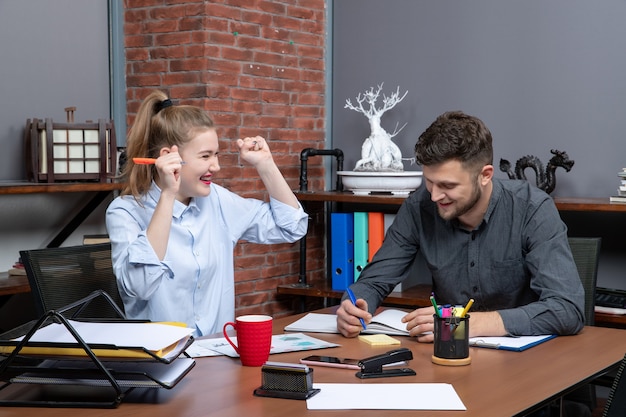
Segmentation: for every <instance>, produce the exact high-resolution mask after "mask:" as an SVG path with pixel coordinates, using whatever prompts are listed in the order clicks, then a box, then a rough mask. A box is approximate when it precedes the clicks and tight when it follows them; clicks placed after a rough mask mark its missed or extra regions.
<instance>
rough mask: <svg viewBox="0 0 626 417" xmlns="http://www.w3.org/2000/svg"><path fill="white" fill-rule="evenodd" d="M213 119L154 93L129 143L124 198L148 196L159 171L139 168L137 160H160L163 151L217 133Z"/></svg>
mask: <svg viewBox="0 0 626 417" xmlns="http://www.w3.org/2000/svg"><path fill="white" fill-rule="evenodd" d="M214 128H215V127H214V124H213V119H211V117H210V116H209V115H208V114H207V113H206V112H205V111H204V110H202V109H200V108H198V107H195V106H189V105H174V104H173V103H172V102H171V100H170V99H169V98H168V97H167V94H165V93H164V92H162V91H153V92H152V93H150V94H149V95H148V96H147V97H146V98H145V99H144V101H143V102H142V103H141V106H140V107H139V111H138V112H137V117H136V119H135V123H134V124H133V126H132V127H131V129H130V131H129V132H128V138H127V140H126V157H127V161H126V165H125V166H124V169H123V171H122V173H121V178H122V180H123V181H125V182H126V186H125V187H124V189H123V190H122V195H127V194H130V195H133V196H134V197H135V198H136V199H138V198H139V197H140V196H142V195H144V194H145V193H146V192H147V191H148V189H149V188H150V185H151V183H152V180H153V179H154V177H155V176H157V171H156V168H155V167H154V165H137V164H135V163H134V162H133V158H158V157H159V153H160V151H161V149H163V148H165V147H168V148H169V147H172V146H174V145H176V146H178V147H181V146H183V145H184V144H185V143H187V142H189V141H190V140H191V139H192V138H193V137H194V136H195V135H196V134H197V133H199V132H202V131H205V130H207V129H214Z"/></svg>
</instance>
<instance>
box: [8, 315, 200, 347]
mask: <svg viewBox="0 0 626 417" xmlns="http://www.w3.org/2000/svg"><path fill="white" fill-rule="evenodd" d="M69 323H70V325H71V326H72V327H74V329H75V330H76V332H78V334H79V335H80V337H81V338H82V339H83V340H84V341H85V343H87V344H104V345H115V346H118V347H136V348H146V349H148V350H150V351H154V352H156V351H159V350H161V349H163V348H166V347H168V346H170V345H172V344H174V343H176V342H178V341H179V340H181V339H183V338H185V337H187V336H189V335H190V334H192V333H193V329H190V328H187V327H180V326H172V325H168V324H160V323H129V322H120V323H93V322H81V321H73V320H70V321H69ZM15 340H22V338H21V337H20V338H18V339H15ZM30 341H31V342H50V343H77V342H76V339H75V338H74V336H72V335H71V333H70V332H69V331H68V330H67V328H66V327H65V326H64V325H63V324H60V323H52V324H49V325H48V326H46V327H43V328H41V329H39V330H37V331H36V332H35V334H34V335H33V336H32V337H31V338H30Z"/></svg>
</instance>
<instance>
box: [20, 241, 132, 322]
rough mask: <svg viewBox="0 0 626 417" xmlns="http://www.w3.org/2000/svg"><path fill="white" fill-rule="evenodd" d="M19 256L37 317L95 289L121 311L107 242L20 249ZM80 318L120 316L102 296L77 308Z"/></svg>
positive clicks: (65, 313)
mask: <svg viewBox="0 0 626 417" xmlns="http://www.w3.org/2000/svg"><path fill="white" fill-rule="evenodd" d="M20 257H21V261H22V263H23V264H24V269H25V270H26V275H27V277H28V282H29V283H30V288H31V292H32V295H33V301H34V304H35V309H36V313H37V315H38V316H39V317H41V316H42V315H43V314H45V313H46V312H48V311H50V310H53V309H55V310H56V309H59V308H62V307H65V306H67V305H70V304H72V303H74V302H75V301H77V300H80V299H82V298H84V297H87V296H88V295H90V294H91V293H93V292H94V291H97V290H102V291H104V292H105V293H106V294H108V295H109V296H110V297H111V298H112V299H113V301H114V302H115V304H116V305H117V307H118V308H119V310H120V311H122V312H123V311H124V304H123V302H122V299H121V297H120V295H119V292H118V288H117V281H116V280H115V275H114V274H113V267H112V264H111V244H110V243H102V244H93V245H81V246H70V247H63V248H46V249H34V250H23V251H20ZM74 313H76V310H69V311H67V312H64V316H68V317H71V316H72V315H73V314H74ZM80 317H83V318H120V317H119V314H118V312H116V311H115V310H114V309H113V308H112V307H111V306H110V304H109V303H108V301H107V300H106V299H105V298H104V297H100V298H97V299H94V300H93V301H92V302H91V303H89V305H88V306H87V307H86V308H85V309H84V310H83V311H80Z"/></svg>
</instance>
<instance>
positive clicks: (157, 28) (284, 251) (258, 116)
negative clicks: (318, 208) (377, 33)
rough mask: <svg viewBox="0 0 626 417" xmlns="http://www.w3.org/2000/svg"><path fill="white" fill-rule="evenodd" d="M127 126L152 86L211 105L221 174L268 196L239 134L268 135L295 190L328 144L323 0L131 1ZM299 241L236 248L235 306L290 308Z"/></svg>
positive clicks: (315, 264) (318, 249)
mask: <svg viewBox="0 0 626 417" xmlns="http://www.w3.org/2000/svg"><path fill="white" fill-rule="evenodd" d="M124 6H125V24H124V32H125V52H126V85H127V93H126V95H127V110H128V121H127V122H128V125H129V126H130V125H131V124H132V122H133V120H134V116H135V113H136V111H137V109H138V107H139V104H140V102H141V100H142V99H143V98H144V97H145V96H146V95H147V94H148V93H149V92H150V91H152V90H153V89H155V88H159V89H162V90H164V91H166V92H168V93H169V95H170V97H171V98H173V99H175V100H176V101H177V102H178V103H185V104H194V105H197V106H200V107H202V108H204V109H205V110H207V111H208V112H209V113H210V114H211V115H212V117H213V119H214V120H215V122H216V124H217V126H218V135H219V137H220V152H221V157H220V163H221V165H222V170H221V171H220V173H219V174H218V178H216V182H217V183H219V184H221V185H223V186H225V187H227V188H229V189H230V190H232V191H234V192H237V193H239V194H241V195H243V196H246V197H255V198H261V199H267V195H266V193H265V192H264V187H263V186H262V183H261V181H260V180H259V179H258V175H257V173H256V170H255V169H254V168H252V167H251V166H249V165H247V164H244V163H242V161H240V160H239V157H238V153H237V152H236V146H235V144H234V140H235V139H237V138H240V137H246V136H253V135H261V136H264V137H265V138H267V139H268V142H269V144H270V147H271V149H272V153H273V155H274V158H275V160H276V162H277V164H278V166H279V167H280V169H281V171H282V173H283V175H284V176H285V178H286V179H287V181H288V183H289V184H290V185H291V186H292V188H293V189H298V187H299V181H298V180H299V178H298V177H299V168H300V159H299V155H300V152H301V151H302V149H304V148H309V147H310V148H317V149H322V148H324V138H325V129H326V126H325V120H324V117H325V112H326V109H325V108H324V92H325V82H326V79H325V72H324V65H325V64H324V54H325V31H326V29H325V25H326V7H325V1H324V0H285V1H258V0H230V1H229V0H221V1H202V0H198V1H193V0H125V1H124ZM322 163H323V161H322V160H321V158H312V159H311V160H310V161H309V163H308V173H309V189H323V172H324V171H323V167H322ZM323 229H324V228H323V226H322V225H320V224H318V223H316V222H315V223H313V224H310V234H309V237H308V238H307V254H308V256H307V271H308V274H307V276H308V280H309V282H315V281H316V280H319V279H323V278H322V277H323V270H324V262H325V261H324V252H323ZM299 248H300V246H299V244H298V243H295V244H282V245H271V246H268V245H255V244H250V243H245V242H242V243H241V244H239V245H238V246H237V248H236V249H235V255H236V260H235V281H236V297H237V299H236V306H237V314H248V313H264V314H271V315H273V316H275V317H279V316H281V315H286V314H290V313H292V312H293V310H294V308H295V307H296V303H295V302H296V301H297V300H294V299H292V298H289V297H287V298H278V297H277V294H276V286H277V285H279V284H285V283H294V282H297V281H298V272H299Z"/></svg>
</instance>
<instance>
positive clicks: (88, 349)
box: [0, 292, 195, 408]
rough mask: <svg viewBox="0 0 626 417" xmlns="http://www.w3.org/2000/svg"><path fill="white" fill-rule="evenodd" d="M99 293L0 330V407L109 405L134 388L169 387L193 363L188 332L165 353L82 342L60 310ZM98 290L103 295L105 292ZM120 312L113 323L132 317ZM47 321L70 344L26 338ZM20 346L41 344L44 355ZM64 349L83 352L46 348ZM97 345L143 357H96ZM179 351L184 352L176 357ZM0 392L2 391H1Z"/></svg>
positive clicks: (98, 294)
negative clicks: (59, 328) (24, 351)
mask: <svg viewBox="0 0 626 417" xmlns="http://www.w3.org/2000/svg"><path fill="white" fill-rule="evenodd" d="M101 295H102V293H101V292H96V293H93V294H91V295H90V296H88V297H85V298H84V299H82V300H79V301H77V302H76V303H72V304H71V305H68V306H66V307H64V308H62V309H59V310H51V311H49V312H47V313H46V314H44V315H43V316H42V317H41V318H40V319H39V320H36V321H34V322H31V323H27V325H23V326H20V327H18V328H16V329H13V330H11V331H9V332H7V333H4V334H3V335H0V347H2V348H4V351H6V352H7V353H8V351H9V349H12V350H11V351H10V353H9V354H8V356H6V355H7V353H3V354H2V356H6V357H5V358H4V360H2V359H0V383H1V384H3V385H0V406H24V407H74V408H79V407H89V408H95V407H98V408H115V407H117V406H118V405H119V404H120V403H121V402H122V400H123V398H124V397H125V396H126V395H127V394H129V393H130V392H131V391H132V390H133V389H135V388H166V389H170V388H173V387H174V386H175V385H176V384H177V383H178V382H179V381H180V380H181V379H182V378H183V377H184V376H185V375H186V374H187V373H188V372H189V371H190V370H191V368H193V367H194V366H195V361H194V360H193V359H192V358H191V357H189V355H187V353H186V352H185V349H187V347H189V345H191V343H193V337H192V336H189V338H187V339H186V340H185V342H182V343H180V344H179V345H177V346H176V348H175V349H173V351H172V353H170V354H168V355H167V357H159V356H158V355H156V354H155V353H153V352H151V351H149V350H147V349H145V348H143V349H137V348H127V347H118V346H113V345H94V344H87V343H86V342H85V341H84V340H83V339H82V338H81V336H80V335H79V334H78V332H77V331H76V330H75V329H74V327H73V326H72V324H71V323H70V322H69V320H68V319H67V318H66V317H64V316H63V314H62V313H63V312H65V311H68V310H71V309H73V308H75V307H76V306H77V305H81V304H86V303H89V302H91V300H93V298H95V297H98V296H101ZM104 295H105V298H107V297H106V296H107V294H106V293H104ZM108 298H109V299H110V297H108ZM111 301H112V300H111ZM118 310H119V309H118ZM120 314H121V317H120V319H119V320H117V321H118V322H119V321H124V322H128V321H133V320H126V319H124V318H123V313H121V311H120ZM90 321H92V322H95V321H98V320H90ZM103 321H105V322H112V321H113V322H115V321H116V320H115V319H113V320H111V319H107V320H103ZM51 322H57V323H60V324H62V325H63V326H64V327H65V328H66V329H67V330H68V331H69V332H70V334H71V335H72V337H73V338H74V339H75V340H76V343H48V342H30V341H29V340H30V338H31V337H32V336H33V334H35V332H36V331H37V330H39V329H40V328H42V327H44V326H45V325H47V324H50V323H51ZM141 322H145V320H141ZM33 323H34V324H33ZM20 336H23V339H22V340H21V341H14V340H10V339H14V338H16V337H20ZM9 338H10V339H9ZM7 339H8V340H7ZM7 347H8V348H9V349H7ZM24 347H29V348H31V347H37V348H46V349H45V350H46V354H32V353H31V354H20V351H22V349H23V348H24ZM67 348H72V349H78V350H79V351H80V350H83V351H84V352H85V356H66V355H64V354H58V355H57V354H54V353H50V352H54V351H55V350H57V349H58V350H59V351H60V352H62V350H61V349H67ZM99 349H106V351H111V350H113V351H114V350H118V349H134V350H137V351H139V352H142V353H144V354H146V355H145V356H146V358H147V359H135V358H128V359H127V358H122V357H98V356H97V355H96V353H95V352H99V351H100V350H99ZM181 355H183V356H184V357H181V358H179V356H181ZM177 358H178V360H176V359H177ZM34 384H36V385H38V386H39V388H40V389H39V391H41V392H40V393H38V394H33V392H34V391H35V390H33V385H34ZM65 385H67V386H70V389H71V393H72V394H70V395H68V394H67V392H68V390H66V391H65V392H63V390H62V389H61V388H62V386H65ZM3 393H5V394H7V395H4V396H3ZM75 393H76V395H75V396H74V395H73V394H75ZM5 397H6V398H5ZM73 397H84V398H83V399H75V398H73Z"/></svg>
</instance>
